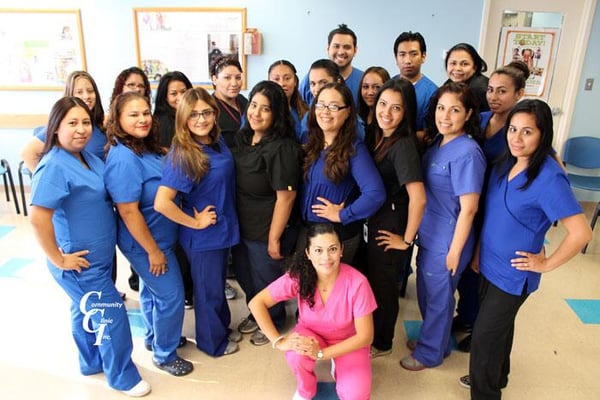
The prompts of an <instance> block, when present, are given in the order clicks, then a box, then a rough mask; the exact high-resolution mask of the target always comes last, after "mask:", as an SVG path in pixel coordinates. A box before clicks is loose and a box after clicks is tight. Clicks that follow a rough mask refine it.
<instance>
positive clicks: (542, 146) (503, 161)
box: [496, 99, 554, 190]
mask: <svg viewBox="0 0 600 400" xmlns="http://www.w3.org/2000/svg"><path fill="white" fill-rule="evenodd" d="M516 114H529V115H531V116H533V117H534V118H535V124H536V126H537V128H538V129H539V130H540V133H541V137H540V143H539V145H538V147H537V148H536V149H535V151H534V152H533V154H532V155H531V157H529V165H528V166H527V172H526V176H527V180H526V181H525V183H524V184H523V186H521V187H520V188H519V189H520V190H525V189H527V188H528V187H529V186H530V185H531V184H532V183H533V181H534V180H535V178H537V176H538V175H539V173H540V169H541V167H542V164H543V163H544V161H545V160H546V158H547V157H548V156H549V155H551V154H552V151H553V150H552V140H553V138H554V122H553V120H552V111H551V110H550V106H548V104H546V103H545V102H543V101H542V100H539V99H525V100H522V101H520V102H518V103H517V104H516V105H515V106H514V107H513V109H512V110H511V111H510V112H509V113H508V117H507V118H506V125H505V126H504V132H507V133H508V131H509V129H510V126H511V122H512V118H513V117H514V116H515V115H516ZM505 135H506V133H505ZM504 140H505V141H506V150H505V152H504V154H503V156H502V157H501V158H500V161H499V162H498V163H497V164H496V168H497V171H498V172H499V175H500V176H501V177H502V176H504V175H506V174H507V173H508V171H510V169H511V168H512V166H513V165H515V163H516V162H517V158H516V157H514V156H513V155H512V154H511V152H510V148H509V147H508V139H507V136H505V137H504Z"/></svg>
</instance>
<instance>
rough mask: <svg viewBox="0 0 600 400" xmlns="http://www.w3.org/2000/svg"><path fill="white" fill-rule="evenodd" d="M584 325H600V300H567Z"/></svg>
mask: <svg viewBox="0 0 600 400" xmlns="http://www.w3.org/2000/svg"><path fill="white" fill-rule="evenodd" d="M565 301H566V302H567V304H568V305H569V307H571V309H572V310H573V311H574V312H575V315H577V317H579V319H580V320H581V322H583V323H584V324H600V300H583V299H565Z"/></svg>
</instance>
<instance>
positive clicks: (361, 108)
mask: <svg viewBox="0 0 600 400" xmlns="http://www.w3.org/2000/svg"><path fill="white" fill-rule="evenodd" d="M367 74H377V75H378V76H379V77H380V78H381V81H382V82H383V83H386V82H387V81H389V80H390V74H389V73H388V72H387V70H386V69H385V68H383V67H377V66H373V67H369V68H367V69H366V70H365V72H363V75H362V77H361V78H360V84H359V85H358V90H361V91H362V85H363V82H364V80H365V77H366V76H367ZM369 111H370V107H369V106H368V105H367V103H366V102H365V99H363V97H362V95H360V96H358V116H359V117H361V118H362V120H363V121H364V122H365V124H366V123H367V118H368V117H369Z"/></svg>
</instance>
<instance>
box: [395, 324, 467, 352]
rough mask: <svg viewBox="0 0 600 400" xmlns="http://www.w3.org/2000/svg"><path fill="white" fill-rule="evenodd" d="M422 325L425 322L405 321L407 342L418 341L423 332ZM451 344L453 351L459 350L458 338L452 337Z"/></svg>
mask: <svg viewBox="0 0 600 400" xmlns="http://www.w3.org/2000/svg"><path fill="white" fill-rule="evenodd" d="M421 325H423V321H410V320H405V321H404V331H405V332H406V338H407V340H411V339H413V340H418V339H419V333H420V332H421ZM450 343H452V350H457V349H458V348H457V343H456V338H455V337H454V336H451V337H450Z"/></svg>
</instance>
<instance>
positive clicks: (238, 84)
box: [210, 56, 248, 148]
mask: <svg viewBox="0 0 600 400" xmlns="http://www.w3.org/2000/svg"><path fill="white" fill-rule="evenodd" d="M242 73H243V71H242V66H241V64H240V62H239V61H238V60H237V58H233V57H230V56H219V57H216V58H215V59H214V60H213V61H212V63H211V66H210V76H211V80H212V85H213V88H214V89H215V90H214V92H213V96H214V98H215V100H216V101H217V106H218V107H219V119H218V120H217V121H218V125H219V129H220V130H221V135H222V136H223V138H224V139H225V143H227V146H229V148H233V146H235V140H234V136H235V134H236V133H237V132H238V130H239V129H240V127H241V126H242V122H243V119H244V111H245V110H246V106H247V105H248V99H246V98H245V97H244V96H243V95H242V94H240V91H241V90H242V83H243V75H242Z"/></svg>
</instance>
